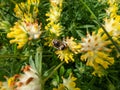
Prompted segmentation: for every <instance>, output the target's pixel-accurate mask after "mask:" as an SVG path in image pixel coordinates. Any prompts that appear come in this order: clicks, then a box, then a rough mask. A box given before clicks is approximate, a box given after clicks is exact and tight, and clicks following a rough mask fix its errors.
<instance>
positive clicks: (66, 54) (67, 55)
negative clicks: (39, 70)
mask: <svg viewBox="0 0 120 90" xmlns="http://www.w3.org/2000/svg"><path fill="white" fill-rule="evenodd" d="M55 53H56V54H57V55H58V57H59V58H60V60H61V61H63V60H64V61H65V62H66V63H68V62H69V61H74V58H73V53H72V52H70V51H69V49H68V48H66V49H64V50H57V51H55Z"/></svg>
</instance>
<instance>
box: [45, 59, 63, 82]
mask: <svg viewBox="0 0 120 90" xmlns="http://www.w3.org/2000/svg"><path fill="white" fill-rule="evenodd" d="M64 63H65V62H64V61H63V62H61V63H60V64H59V65H58V66H57V67H55V68H54V70H53V71H52V72H51V73H50V75H49V76H48V77H46V78H45V79H44V80H43V82H44V83H45V82H46V81H47V80H48V79H49V78H50V77H51V76H52V75H53V74H54V73H55V72H56V71H57V70H58V69H59V67H61V66H62V65H63V64H64Z"/></svg>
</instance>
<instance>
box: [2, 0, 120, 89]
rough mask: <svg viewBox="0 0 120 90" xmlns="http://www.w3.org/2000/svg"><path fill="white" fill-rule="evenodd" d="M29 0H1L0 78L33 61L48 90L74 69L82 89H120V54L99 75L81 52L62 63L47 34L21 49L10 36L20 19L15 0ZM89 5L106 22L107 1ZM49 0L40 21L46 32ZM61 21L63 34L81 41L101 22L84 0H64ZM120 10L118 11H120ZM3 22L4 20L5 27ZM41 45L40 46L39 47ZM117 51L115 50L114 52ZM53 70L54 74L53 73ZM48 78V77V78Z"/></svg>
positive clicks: (90, 1) (41, 10)
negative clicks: (82, 0)
mask: <svg viewBox="0 0 120 90" xmlns="http://www.w3.org/2000/svg"><path fill="white" fill-rule="evenodd" d="M23 1H24V2H25V1H26V0H0V81H4V80H5V78H4V76H7V77H11V76H13V75H14V74H16V73H20V72H21V70H20V69H21V67H22V66H23V65H25V64H30V65H31V66H32V68H33V69H35V70H37V71H38V76H40V77H41V76H42V79H43V81H44V83H46V84H45V90H52V88H53V87H55V86H57V85H58V84H59V83H61V82H62V78H61V77H62V76H64V77H68V76H69V74H70V73H73V75H74V76H75V77H77V80H76V85H77V87H79V88H81V90H119V89H120V81H119V80H120V58H117V57H115V60H116V61H115V64H114V65H113V66H111V67H110V68H109V69H107V70H106V71H107V75H106V76H104V77H102V78H99V77H95V76H93V75H91V73H92V70H93V69H92V68H91V67H88V66H86V65H85V63H84V62H82V61H80V54H77V55H75V59H76V60H75V62H72V63H68V64H66V63H62V64H61V61H60V60H59V59H58V57H57V55H56V54H55V53H54V52H55V49H53V48H52V47H48V46H45V45H44V44H43V43H45V40H44V38H45V36H46V35H43V36H42V37H41V38H40V39H39V40H36V41H30V42H29V43H27V44H26V45H25V46H24V47H23V48H22V49H20V50H18V49H17V44H10V43H9V39H8V38H7V37H6V35H7V33H8V32H9V31H10V27H11V26H13V25H14V23H15V21H17V20H19V19H18V18H17V17H16V16H15V13H14V11H13V10H14V7H15V4H17V3H19V2H23ZM84 2H85V3H86V4H87V5H88V7H89V8H90V9H91V10H92V11H93V12H94V14H95V15H96V17H97V18H98V20H99V21H100V22H101V23H102V22H103V18H104V17H105V16H106V14H105V9H106V8H107V5H106V3H100V2H98V1H97V0H84ZM49 5H50V4H49V0H41V1H40V5H39V13H38V17H37V18H38V22H39V23H40V22H42V30H43V33H45V31H44V30H45V26H46V24H47V23H48V22H47V21H46V18H47V17H46V16H45V14H46V13H47V12H48V11H49V8H50V6H49ZM62 9H63V10H62V13H61V18H60V22H61V24H62V26H63V27H64V29H63V33H62V35H61V36H60V38H63V37H66V36H73V37H74V38H77V39H78V40H77V41H78V42H81V37H84V36H85V35H86V33H87V32H90V33H91V32H92V31H96V30H97V29H98V28H99V26H98V25H97V24H96V21H95V19H94V17H93V16H92V15H91V13H90V12H89V11H88V10H87V9H86V7H85V6H84V5H83V4H82V3H81V2H80V0H64V2H63V7H62ZM119 12H120V10H119V11H118V13H119ZM1 23H4V28H2V25H1ZM38 47H39V48H38ZM36 48H37V49H36ZM41 48H42V50H40V49H41ZM114 54H116V53H115V51H113V53H112V54H111V56H114ZM50 74H51V77H49V75H50ZM46 78H47V79H46Z"/></svg>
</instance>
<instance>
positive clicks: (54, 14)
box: [45, 0, 63, 36]
mask: <svg viewBox="0 0 120 90" xmlns="http://www.w3.org/2000/svg"><path fill="white" fill-rule="evenodd" d="M50 4H51V6H50V11H49V12H48V13H46V16H47V17H48V19H47V21H49V23H48V24H47V26H46V27H45V29H46V30H47V31H50V33H51V34H55V35H56V36H60V34H61V31H62V28H63V27H62V26H61V25H60V22H59V20H60V15H61V11H62V0H50Z"/></svg>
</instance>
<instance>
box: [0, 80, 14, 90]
mask: <svg viewBox="0 0 120 90" xmlns="http://www.w3.org/2000/svg"><path fill="white" fill-rule="evenodd" d="M0 90H12V89H10V88H9V87H8V83H7V82H1V81H0Z"/></svg>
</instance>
